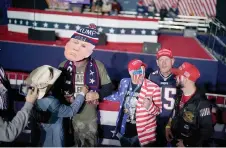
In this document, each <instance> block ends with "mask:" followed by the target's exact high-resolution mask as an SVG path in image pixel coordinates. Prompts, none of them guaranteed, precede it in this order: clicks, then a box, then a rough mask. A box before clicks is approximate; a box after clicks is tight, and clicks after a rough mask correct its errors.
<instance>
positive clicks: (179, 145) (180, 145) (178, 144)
mask: <svg viewBox="0 0 226 148" xmlns="http://www.w3.org/2000/svg"><path fill="white" fill-rule="evenodd" d="M176 146H177V147H185V146H184V143H183V140H182V139H178V143H177V144H176Z"/></svg>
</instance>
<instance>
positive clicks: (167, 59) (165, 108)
mask: <svg viewBox="0 0 226 148" xmlns="http://www.w3.org/2000/svg"><path fill="white" fill-rule="evenodd" d="M156 62H157V65H158V67H159V69H158V70H157V71H155V72H153V73H151V74H150V75H149V80H151V81H153V82H154V83H156V84H157V85H159V86H160V87H161V100H162V113H161V114H160V115H158V116H157V140H156V146H160V147H165V146H167V140H166V137H165V127H166V124H167V123H168V121H169V118H170V116H171V115H172V111H173V109H174V102H175V96H176V80H175V75H173V74H172V72H171V71H172V66H173V64H174V58H173V54H172V51H171V50H169V49H161V50H159V51H158V52H157V60H156Z"/></svg>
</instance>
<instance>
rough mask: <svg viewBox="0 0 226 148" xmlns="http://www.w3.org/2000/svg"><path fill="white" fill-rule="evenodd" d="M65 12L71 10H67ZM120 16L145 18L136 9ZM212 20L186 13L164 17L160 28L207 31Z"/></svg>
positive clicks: (156, 15) (156, 17) (123, 12)
mask: <svg viewBox="0 0 226 148" xmlns="http://www.w3.org/2000/svg"><path fill="white" fill-rule="evenodd" d="M46 10H47V11H48V10H51V11H61V12H62V10H53V9H46ZM64 11H65V12H71V11H68V10H67V11H66V10H64ZM83 13H84V14H93V15H102V13H95V12H87V11H84V12H83ZM118 16H122V17H132V18H136V17H137V18H143V16H137V12H134V11H120V14H118ZM148 18H152V19H153V18H154V19H157V20H160V16H159V14H158V13H156V14H155V17H152V16H149V17H148ZM210 22H211V19H209V18H207V17H201V16H184V15H178V16H177V18H175V19H174V20H173V19H172V18H164V21H159V29H170V30H171V29H175V30H184V29H185V28H186V27H197V31H200V32H207V31H208V28H209V27H210V26H209V23H210Z"/></svg>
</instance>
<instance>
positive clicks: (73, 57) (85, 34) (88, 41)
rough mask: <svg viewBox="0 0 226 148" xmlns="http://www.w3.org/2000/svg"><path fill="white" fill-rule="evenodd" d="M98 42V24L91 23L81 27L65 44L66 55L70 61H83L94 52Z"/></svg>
mask: <svg viewBox="0 0 226 148" xmlns="http://www.w3.org/2000/svg"><path fill="white" fill-rule="evenodd" d="M97 43H98V33H97V31H96V25H95V24H90V25H89V27H86V28H80V29H79V30H77V31H76V32H75V33H74V34H73V35H72V36H71V39H70V40H69V41H68V42H67V44H66V46H65V51H64V55H65V57H66V58H67V59H68V60H69V61H73V62H77V61H81V60H83V59H85V58H88V57H89V56H90V55H91V54H92V53H93V49H94V48H95V46H96V44H97Z"/></svg>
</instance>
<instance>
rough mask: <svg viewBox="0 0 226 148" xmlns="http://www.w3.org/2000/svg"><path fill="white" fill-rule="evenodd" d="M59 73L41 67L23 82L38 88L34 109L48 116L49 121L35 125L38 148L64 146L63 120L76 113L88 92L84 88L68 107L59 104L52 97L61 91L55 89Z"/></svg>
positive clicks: (47, 66) (57, 100)
mask: <svg viewBox="0 0 226 148" xmlns="http://www.w3.org/2000/svg"><path fill="white" fill-rule="evenodd" d="M61 72H62V71H61V70H58V69H56V68H54V67H51V66H49V65H43V66H41V67H38V68H36V69H35V70H33V71H32V72H31V73H30V75H29V76H28V78H27V79H26V80H25V83H26V85H28V86H31V87H37V88H38V97H37V98H38V100H37V101H36V103H35V109H36V110H38V111H42V112H46V114H48V113H49V114H50V116H49V119H47V120H46V121H41V122H38V123H37V124H38V129H39V130H40V137H39V139H37V137H36V139H35V140H36V142H38V146H42V147H46V146H48V147H50V146H51V147H62V146H64V130H63V118H64V117H72V116H74V115H75V114H76V113H77V112H78V110H79V108H80V107H81V105H82V104H83V102H84V96H85V95H86V93H87V92H88V88H87V87H86V86H84V87H83V88H82V91H81V92H80V93H79V95H77V96H76V98H75V99H73V100H74V101H72V104H71V105H70V106H67V105H64V104H61V103H60V100H59V98H56V97H55V95H54V92H55V91H60V89H61V88H60V87H57V83H58V80H59V77H60V75H61ZM34 118H35V117H34ZM33 134H37V133H35V130H32V135H33Z"/></svg>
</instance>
